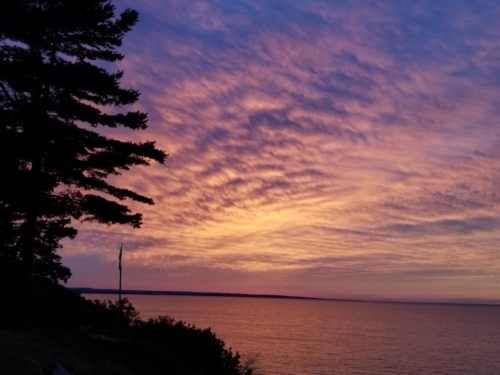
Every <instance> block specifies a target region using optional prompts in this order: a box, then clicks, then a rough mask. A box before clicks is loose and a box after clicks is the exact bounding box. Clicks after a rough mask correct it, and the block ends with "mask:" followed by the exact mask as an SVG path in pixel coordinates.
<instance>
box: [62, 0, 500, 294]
mask: <svg viewBox="0 0 500 375" xmlns="http://www.w3.org/2000/svg"><path fill="white" fill-rule="evenodd" d="M115 3H116V4H117V9H118V10H123V9H125V8H126V7H132V8H134V9H136V10H137V11H139V14H140V22H139V24H138V25H137V26H136V27H135V28H134V29H133V31H132V32H130V33H129V34H128V35H127V37H126V39H125V43H124V46H123V48H122V51H123V53H124V54H125V56H126V58H125V60H124V61H123V62H122V63H120V64H119V68H120V69H123V70H124V71H125V78H124V81H123V83H124V85H125V86H127V87H132V88H136V89H139V90H140V91H141V92H142V96H141V99H140V102H139V103H138V105H137V106H136V107H137V108H139V109H142V110H145V111H147V112H148V113H149V117H150V121H149V129H148V130H146V131H142V132H132V131H125V130H123V129H121V130H120V129H119V130H115V131H108V132H107V133H106V134H108V135H111V136H113V137H117V138H120V139H131V140H135V141H139V140H156V141H157V145H158V147H159V148H161V149H164V150H166V151H167V152H168V153H169V155H170V156H169V158H168V160H167V162H166V164H165V165H158V164H154V165H152V166H151V167H145V168H136V169H133V170H131V171H128V172H125V173H124V174H123V175H122V176H121V177H120V178H119V179H118V180H116V181H120V184H121V185H124V186H128V187H130V188H132V189H134V190H136V191H138V192H141V193H144V194H145V195H147V196H150V197H152V198H153V199H154V200H155V202H156V205H154V206H145V205H142V204H132V207H133V209H134V210H135V211H140V212H142V213H143V214H144V218H143V221H144V225H143V227H142V228H141V229H139V230H134V229H132V228H128V227H120V226H111V227H105V226H99V225H91V224H77V227H78V228H79V231H80V232H79V235H78V237H77V238H76V239H75V240H72V241H66V242H65V243H64V249H63V250H62V251H61V255H62V256H63V263H64V264H66V265H68V266H69V267H70V268H71V269H72V271H73V277H72V278H71V280H70V282H69V284H68V285H70V286H79V287H84V286H85V287H96V288H116V287H117V279H118V264H117V258H118V250H119V247H120V242H123V243H124V255H123V270H124V274H123V287H124V288H128V289H155V290H189V291H202V292H203V291H214V292H236V293H273V294H274V293H277V294H287V295H305V296H317V297H327V298H356V299H357V298H362V299H383V300H408V301H466V302H496V303H500V250H499V248H500V204H499V203H500V163H499V161H500V126H499V125H500V27H499V26H498V20H499V19H500V2H498V1H497V0H492V1H488V0H484V1H479V0H478V1H474V0H462V1H461V0H449V1H446V0H429V1H427V0H426V1H399V0H391V1H383V0H378V1H368V0H366V1H365V0H359V1H356V0H352V1H341V0H335V1H333V0H331V1H330V0H218V1H213V0H200V1H198V0H171V1H170V0H168V1H167V0H142V1H138V0H120V1H116V2H115Z"/></svg>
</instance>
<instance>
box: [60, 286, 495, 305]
mask: <svg viewBox="0 0 500 375" xmlns="http://www.w3.org/2000/svg"><path fill="white" fill-rule="evenodd" d="M68 289H70V290H76V291H78V292H80V293H82V294H118V289H95V288H68ZM122 294H129V295H130V294H132V295H149V296H193V297H236V298H276V299H299V300H317V301H340V302H374V303H397V304H399V303H401V304H406V303H409V304H421V305H462V306H492V307H499V306H500V303H498V302H496V301H494V302H493V301H492V302H473V301H466V302H465V301H464V302H459V301H442V302H438V301H388V300H363V299H344V298H319V297H303V296H285V295H280V294H247V293H219V292H189V291H173V290H133V289H124V290H122Z"/></svg>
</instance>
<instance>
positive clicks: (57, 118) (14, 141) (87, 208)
mask: <svg viewBox="0 0 500 375" xmlns="http://www.w3.org/2000/svg"><path fill="white" fill-rule="evenodd" d="M137 20H138V14H137V12H136V11H134V10H130V9H127V10H125V11H124V12H123V13H121V14H120V15H118V16H116V15H115V8H114V6H113V4H112V3H111V1H110V0H0V135H1V136H2V137H3V140H2V142H1V143H3V144H5V145H7V146H6V151H4V152H3V153H5V154H9V155H10V156H9V157H8V158H7V160H5V161H3V160H2V161H0V163H2V165H1V169H2V170H3V172H5V173H4V174H7V175H8V176H7V177H8V178H9V181H10V182H11V186H12V189H14V191H12V189H10V190H9V189H8V188H6V189H0V203H2V204H4V205H5V206H6V207H11V208H12V207H13V211H15V212H18V213H19V215H20V218H19V219H20V221H21V222H22V231H23V236H22V259H23V264H24V265H23V270H24V271H23V272H24V279H25V296H26V298H25V303H24V308H23V311H24V314H25V316H24V320H25V325H30V322H31V297H30V296H31V289H32V279H33V270H34V259H35V247H36V238H37V233H38V232H39V226H38V222H39V221H40V220H41V219H43V218H44V217H59V218H60V219H61V220H67V219H68V218H74V219H78V220H83V221H95V222H98V223H103V224H107V225H110V224H115V223H117V224H128V225H131V226H133V227H135V228H138V227H140V225H141V220H142V217H141V214H140V213H133V212H131V211H130V209H129V208H128V207H127V206H126V205H125V204H124V203H123V202H120V201H123V200H125V199H132V200H134V201H138V202H142V203H146V204H153V201H152V200H151V199H150V198H148V197H145V196H143V195H140V194H138V193H136V192H134V191H131V190H129V189H125V188H121V187H118V186H115V185H113V184H111V183H110V182H109V181H108V177H109V176H113V175H120V173H121V172H122V171H123V170H128V169H129V168H130V167H131V166H135V165H149V163H150V162H151V161H157V162H159V163H164V161H165V159H166V157H167V155H166V154H165V152H163V151H161V150H159V149H157V148H156V146H155V142H151V141H148V142H142V143H141V142H132V141H129V142H125V141H121V140H117V139H113V138H110V137H106V136H104V135H102V134H100V133H99V132H98V131H97V130H96V128H98V127H100V126H103V127H108V128H117V127H125V128H128V129H132V130H143V129H146V127H147V114H146V113H143V112H140V111H125V112H119V111H118V110H116V109H114V108H115V107H117V108H121V107H122V106H127V105H131V104H133V103H135V102H136V101H137V100H138V98H139V92H138V91H136V90H133V89H126V88H122V87H121V78H122V77H123V72H122V71H115V72H109V71H108V70H106V69H105V68H103V66H104V64H107V65H113V64H114V63H116V62H118V61H120V60H122V59H123V58H124V56H123V55H122V54H121V53H120V52H119V51H118V48H119V47H120V46H121V44H122V40H123V38H124V36H125V34H126V33H127V32H129V31H130V30H131V28H132V26H134V25H135V23H136V22H137ZM4 163H5V164H4ZM3 190H7V191H3Z"/></svg>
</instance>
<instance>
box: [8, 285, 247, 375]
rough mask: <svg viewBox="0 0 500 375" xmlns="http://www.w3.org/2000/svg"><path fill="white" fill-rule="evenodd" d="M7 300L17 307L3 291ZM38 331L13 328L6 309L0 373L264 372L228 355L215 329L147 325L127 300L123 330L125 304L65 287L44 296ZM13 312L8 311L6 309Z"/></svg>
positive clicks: (38, 296) (162, 320) (160, 321)
mask: <svg viewBox="0 0 500 375" xmlns="http://www.w3.org/2000/svg"><path fill="white" fill-rule="evenodd" d="M0 297H1V298H2V301H4V302H11V303H13V302H15V301H13V300H14V298H15V297H14V296H13V294H11V293H8V292H5V291H4V292H3V295H2V296H0ZM34 297H35V298H34V307H35V314H34V316H35V317H36V321H35V326H36V328H35V329H33V330H31V331H30V332H26V331H17V330H15V329H12V322H13V321H15V319H16V317H15V316H12V313H11V312H10V311H11V310H9V309H8V308H3V309H1V310H0V311H1V312H0V314H1V315H0V326H1V328H0V374H1V375H42V374H50V373H51V371H52V369H53V367H54V364H55V363H59V364H60V365H61V366H62V367H64V368H65V369H66V370H67V371H69V372H70V373H71V374H74V375H80V374H82V375H83V374H85V375H86V374H89V375H90V374H97V375H99V374H109V375H115V374H116V375H135V374H137V375H142V374H162V375H163V374H186V375H189V374H193V375H194V374H196V375H198V374H199V375H204V374H207V375H208V374H221V375H252V374H256V372H255V369H254V368H253V363H251V362H252V361H249V360H247V361H243V360H242V359H241V357H240V356H239V354H238V353H233V352H232V351H231V349H227V348H226V347H225V344H224V342H223V341H222V340H220V339H218V338H217V337H216V336H215V334H214V333H212V332H211V331H210V329H204V330H202V329H198V328H196V327H194V326H191V325H187V324H185V323H184V322H182V321H179V322H176V321H174V320H173V319H171V318H169V317H158V318H155V319H149V320H142V319H140V317H139V313H138V312H137V311H136V310H135V309H134V307H133V306H132V305H131V304H130V302H128V301H127V300H126V299H125V300H124V303H123V305H124V308H123V313H122V314H121V325H122V329H121V330H118V327H117V324H118V315H119V309H118V304H117V303H113V302H111V301H98V300H94V301H90V300H87V299H85V298H83V297H82V296H81V295H79V294H78V293H77V292H75V291H70V290H67V289H66V288H64V287H62V286H57V287H50V288H45V289H43V290H37V291H36V293H35V295H34ZM4 306H8V305H4Z"/></svg>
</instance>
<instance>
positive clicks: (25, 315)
mask: <svg viewBox="0 0 500 375" xmlns="http://www.w3.org/2000/svg"><path fill="white" fill-rule="evenodd" d="M41 171H42V163H41V160H40V158H38V157H35V158H33V160H32V164H31V172H30V174H31V178H30V182H31V186H30V189H29V190H30V196H29V197H28V199H29V200H30V202H28V205H27V208H26V221H25V223H24V238H23V248H22V275H21V278H22V283H21V295H20V306H19V307H20V311H19V325H20V327H21V328H24V329H30V328H31V327H32V325H33V273H34V268H35V267H34V266H35V241H36V234H37V219H38V206H39V200H40V175H41Z"/></svg>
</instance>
